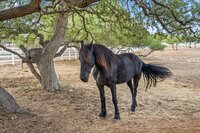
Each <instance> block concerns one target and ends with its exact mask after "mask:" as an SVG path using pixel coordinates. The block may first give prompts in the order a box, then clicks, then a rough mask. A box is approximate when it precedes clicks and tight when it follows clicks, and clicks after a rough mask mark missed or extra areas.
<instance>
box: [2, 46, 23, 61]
mask: <svg viewBox="0 0 200 133" xmlns="http://www.w3.org/2000/svg"><path fill="white" fill-rule="evenodd" d="M0 47H1V48H3V49H4V50H6V51H8V52H10V53H12V54H14V55H17V56H18V57H20V58H21V59H22V60H26V58H25V57H23V56H22V55H20V54H19V53H17V52H15V51H13V50H11V49H9V48H6V47H5V46H3V45H2V44H0Z"/></svg>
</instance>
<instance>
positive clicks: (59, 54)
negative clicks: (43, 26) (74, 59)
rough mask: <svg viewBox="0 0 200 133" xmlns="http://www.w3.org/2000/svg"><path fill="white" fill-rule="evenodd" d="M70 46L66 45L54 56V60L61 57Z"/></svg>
mask: <svg viewBox="0 0 200 133" xmlns="http://www.w3.org/2000/svg"><path fill="white" fill-rule="evenodd" d="M67 47H68V45H65V46H64V47H63V48H62V49H61V50H60V51H59V52H58V53H56V55H55V56H54V58H56V57H59V56H61V55H62V54H63V53H64V52H65V50H66V49H67Z"/></svg>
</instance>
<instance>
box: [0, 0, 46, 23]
mask: <svg viewBox="0 0 200 133" xmlns="http://www.w3.org/2000/svg"><path fill="white" fill-rule="evenodd" d="M41 1H42V0H31V2H30V3H29V4H27V5H24V6H21V7H15V8H11V9H7V10H3V11H0V21H4V20H8V19H12V18H17V17H23V16H26V15H28V14H32V13H35V12H39V11H40V3H41Z"/></svg>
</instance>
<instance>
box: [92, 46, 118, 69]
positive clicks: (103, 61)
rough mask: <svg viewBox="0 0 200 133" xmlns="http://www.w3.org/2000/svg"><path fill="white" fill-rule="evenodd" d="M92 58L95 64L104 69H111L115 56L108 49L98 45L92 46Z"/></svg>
mask: <svg viewBox="0 0 200 133" xmlns="http://www.w3.org/2000/svg"><path fill="white" fill-rule="evenodd" d="M92 47H93V48H94V56H95V60H96V62H97V64H98V65H99V66H101V67H103V68H104V69H108V68H109V67H111V64H112V61H113V58H114V56H115V54H114V53H113V52H112V51H111V50H110V49H108V48H106V47H105V46H103V45H100V44H93V45H92Z"/></svg>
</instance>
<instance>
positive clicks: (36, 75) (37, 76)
mask: <svg viewBox="0 0 200 133" xmlns="http://www.w3.org/2000/svg"><path fill="white" fill-rule="evenodd" d="M27 65H28V67H29V68H30V70H31V72H32V74H33V75H34V76H35V77H36V78H37V80H38V81H39V82H40V83H42V78H41V76H40V74H39V73H38V72H37V71H36V69H35V67H34V66H33V63H31V61H28V62H27Z"/></svg>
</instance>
